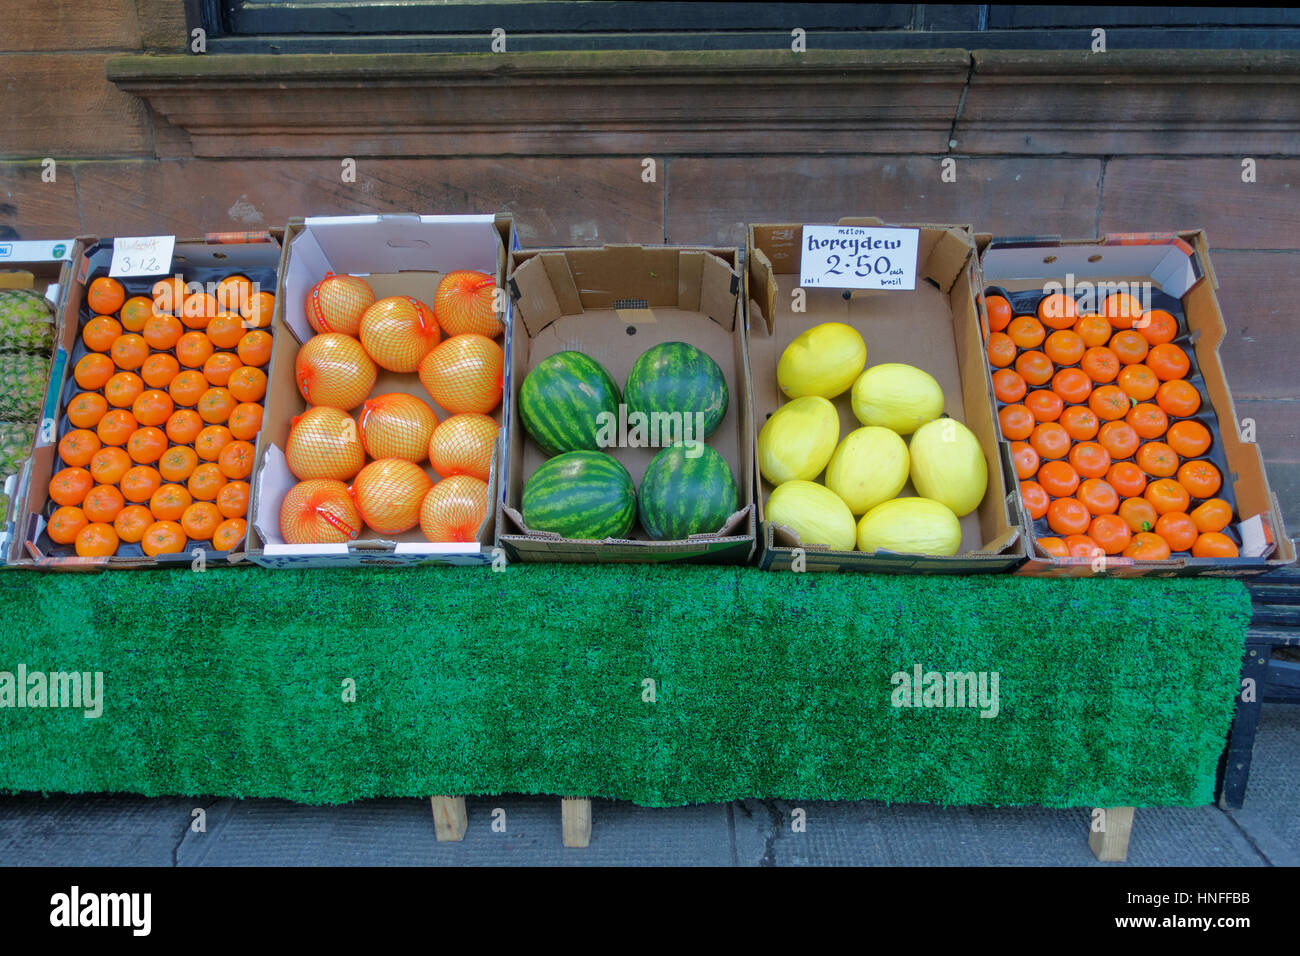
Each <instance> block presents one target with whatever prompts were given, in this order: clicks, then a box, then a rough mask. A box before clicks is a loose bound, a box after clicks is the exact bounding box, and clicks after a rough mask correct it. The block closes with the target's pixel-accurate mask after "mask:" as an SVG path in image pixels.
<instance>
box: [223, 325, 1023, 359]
mask: <svg viewBox="0 0 1300 956" xmlns="http://www.w3.org/2000/svg"><path fill="white" fill-rule="evenodd" d="M236 350H237V351H238V353H239V360H240V361H241V362H243V363H244V364H245V365H252V366H254V367H259V366H262V365H265V364H266V363H267V362H269V361H271V335H270V333H269V332H258V331H254V332H246V333H244V337H243V338H241V339H240V340H239V345H238V346H237V349H236ZM1014 357H1015V356H1014V355H1012V358H1014ZM1008 364H1009V363H1008Z"/></svg>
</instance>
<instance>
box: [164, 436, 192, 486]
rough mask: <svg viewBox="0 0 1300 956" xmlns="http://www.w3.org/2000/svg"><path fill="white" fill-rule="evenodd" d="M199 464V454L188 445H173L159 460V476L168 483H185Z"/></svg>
mask: <svg viewBox="0 0 1300 956" xmlns="http://www.w3.org/2000/svg"><path fill="white" fill-rule="evenodd" d="M198 464H199V456H198V453H197V452H196V451H195V450H194V449H193V448H190V447H188V446H186V445H172V446H171V447H170V448H168V449H167V450H166V451H165V452H163V454H162V457H161V458H159V459H158V474H160V475H162V476H163V478H164V479H165V480H167V481H184V480H185V479H186V478H188V477H189V476H190V475H191V474H192V473H193V471H194V469H195V468H196V467H197V466H198Z"/></svg>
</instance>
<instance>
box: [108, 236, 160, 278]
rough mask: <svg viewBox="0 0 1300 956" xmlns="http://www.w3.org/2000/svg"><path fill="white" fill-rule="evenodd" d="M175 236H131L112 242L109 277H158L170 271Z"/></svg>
mask: <svg viewBox="0 0 1300 956" xmlns="http://www.w3.org/2000/svg"><path fill="white" fill-rule="evenodd" d="M175 249H176V237H175V236H131V237H127V238H118V239H114V240H113V261H112V262H111V263H110V264H109V267H108V274H109V275H111V276H159V275H166V274H167V273H169V272H171V271H172V252H174V251H175Z"/></svg>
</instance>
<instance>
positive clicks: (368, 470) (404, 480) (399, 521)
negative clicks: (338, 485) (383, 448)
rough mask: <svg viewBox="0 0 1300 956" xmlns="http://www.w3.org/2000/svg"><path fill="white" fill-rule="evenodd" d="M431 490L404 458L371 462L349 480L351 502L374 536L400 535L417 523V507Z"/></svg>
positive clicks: (422, 475)
mask: <svg viewBox="0 0 1300 956" xmlns="http://www.w3.org/2000/svg"><path fill="white" fill-rule="evenodd" d="M431 487H433V479H432V478H430V477H429V476H428V475H427V474H425V473H424V469H423V468H421V467H420V466H419V465H417V464H415V463H414V462H410V461H407V460H406V459H405V458H381V459H379V460H378V461H372V462H371V463H370V464H368V465H366V467H364V468H362V469H361V470H360V471H359V472H357V476H356V478H354V479H352V488H351V489H350V490H351V492H352V500H353V501H355V502H356V503H357V510H358V511H360V512H361V520H362V521H364V522H365V523H366V525H367V526H368V527H369V528H370V530H372V531H374V532H375V533H376V534H401V533H402V532H404V531H410V530H411V529H412V528H414V527H415V526H416V525H417V524H419V523H420V503H421V502H423V501H424V496H425V495H426V494H428V493H429V489H430V488H431Z"/></svg>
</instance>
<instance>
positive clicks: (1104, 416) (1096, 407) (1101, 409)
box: [1088, 385, 1132, 422]
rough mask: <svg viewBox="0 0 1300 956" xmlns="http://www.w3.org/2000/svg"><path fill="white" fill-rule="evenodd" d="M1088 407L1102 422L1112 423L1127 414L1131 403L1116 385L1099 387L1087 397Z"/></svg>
mask: <svg viewBox="0 0 1300 956" xmlns="http://www.w3.org/2000/svg"><path fill="white" fill-rule="evenodd" d="M1088 407H1089V408H1091V409H1092V410H1093V412H1094V413H1096V415H1097V417H1098V418H1100V419H1101V420H1102V421H1104V422H1113V421H1118V420H1119V419H1121V418H1123V417H1124V416H1125V415H1127V414H1128V410H1129V409H1130V408H1131V407H1132V402H1131V400H1130V399H1129V397H1128V396H1127V395H1125V394H1124V390H1123V389H1122V388H1120V387H1119V386H1118V385H1100V386H1098V387H1097V388H1094V389H1093V390H1092V394H1091V395H1089V396H1088Z"/></svg>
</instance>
